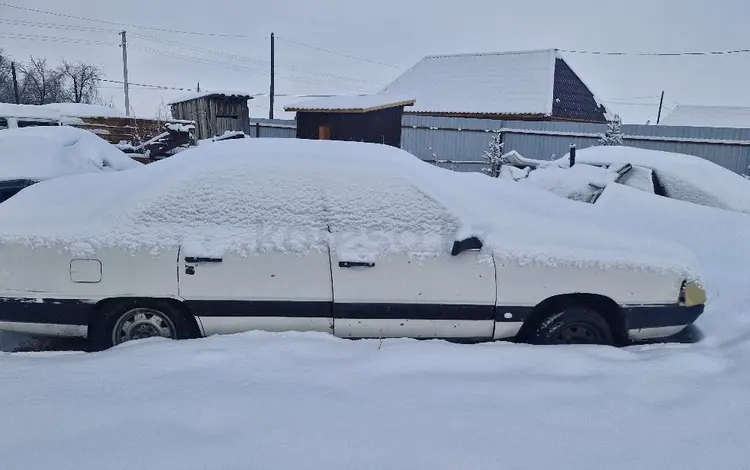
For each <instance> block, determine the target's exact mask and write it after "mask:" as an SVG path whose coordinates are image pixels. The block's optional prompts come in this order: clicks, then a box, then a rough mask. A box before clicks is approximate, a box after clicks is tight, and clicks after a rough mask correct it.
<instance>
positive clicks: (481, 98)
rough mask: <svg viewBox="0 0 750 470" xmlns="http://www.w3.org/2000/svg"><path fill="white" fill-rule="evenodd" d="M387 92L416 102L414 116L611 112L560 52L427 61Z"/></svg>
mask: <svg viewBox="0 0 750 470" xmlns="http://www.w3.org/2000/svg"><path fill="white" fill-rule="evenodd" d="M558 62H560V64H558ZM558 65H560V66H559V67H558ZM383 91H384V92H387V93H389V94H398V95H405V96H410V97H413V98H414V99H416V104H415V106H414V107H413V108H410V109H408V110H407V112H409V113H424V114H457V115H502V116H536V117H549V116H553V115H554V116H555V117H563V118H570V119H574V120H578V121H590V122H605V121H606V119H605V116H604V113H605V112H606V108H605V107H604V106H603V105H602V103H601V101H600V100H598V99H596V97H595V96H594V94H593V93H592V92H591V90H590V89H589V88H588V87H587V86H586V84H585V83H583V81H582V80H581V79H580V77H579V76H578V75H577V74H575V72H573V70H572V69H571V68H570V66H569V65H567V63H565V62H564V59H563V57H562V56H561V55H560V53H559V52H558V51H557V50H556V49H542V50H533V51H517V52H498V53H476V54H456V55H433V56H427V57H425V58H423V59H422V60H421V61H419V62H418V63H417V64H416V65H414V66H413V67H411V68H410V69H409V70H407V71H406V72H404V73H403V75H401V76H400V77H399V78H397V79H396V80H395V81H394V82H393V83H391V84H390V85H388V86H386V87H385V88H384V89H383Z"/></svg>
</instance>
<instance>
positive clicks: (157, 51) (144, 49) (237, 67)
mask: <svg viewBox="0 0 750 470" xmlns="http://www.w3.org/2000/svg"><path fill="white" fill-rule="evenodd" d="M130 48H131V49H136V50H139V51H142V52H149V53H152V54H157V55H162V56H165V57H172V58H176V59H181V60H186V61H189V62H195V63H199V64H204V65H211V66H215V67H223V68H228V69H232V70H238V71H241V72H247V73H251V74H254V75H263V76H269V75H270V73H268V72H259V71H257V70H253V69H250V68H247V67H245V66H242V65H236V64H228V63H226V62H219V61H215V60H211V59H206V58H203V57H195V56H189V55H184V54H178V53H175V52H169V51H163V50H160V49H151V48H147V47H141V46H130ZM277 77H279V78H281V79H284V80H289V81H293V82H300V83H308V84H312V85H335V86H339V87H343V88H349V89H352V90H362V88H361V87H357V86H352V85H344V84H335V83H331V82H330V81H329V82H325V81H316V80H306V79H302V78H295V77H287V76H278V75H277Z"/></svg>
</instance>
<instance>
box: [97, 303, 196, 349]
mask: <svg viewBox="0 0 750 470" xmlns="http://www.w3.org/2000/svg"><path fill="white" fill-rule="evenodd" d="M103 313H104V315H103V318H101V319H100V321H98V322H96V323H95V324H94V325H93V328H92V330H93V331H92V336H91V342H92V346H93V348H94V349H95V350H103V349H107V348H110V347H112V346H117V345H118V344H122V343H125V342H128V341H133V340H139V339H145V338H168V339H185V338H188V337H189V332H190V327H189V324H188V322H187V321H186V319H185V316H184V315H183V314H182V313H181V312H179V311H178V310H177V309H175V308H173V307H172V306H170V305H168V304H166V303H165V304H161V303H155V304H153V305H151V304H148V303H139V302H135V301H124V302H122V303H118V304H115V305H112V306H110V307H109V308H106V309H105V311H104V312H103Z"/></svg>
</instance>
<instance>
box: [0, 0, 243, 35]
mask: <svg viewBox="0 0 750 470" xmlns="http://www.w3.org/2000/svg"><path fill="white" fill-rule="evenodd" d="M0 6H2V7H6V8H15V9H16V10H23V11H28V12H32V13H40V14H44V15H51V16H58V17H61V18H69V19H73V20H81V21H91V22H94V23H102V24H109V25H115V26H126V27H128V28H138V29H148V30H152V31H161V32H164V33H177V34H191V35H196V36H215V37H224V38H248V37H250V36H248V35H245V34H223V33H208V32H202V31H184V30H178V29H168V28H158V27H154V26H142V25H136V24H131V23H122V22H119V21H107V20H99V19H95V18H86V17H85V16H76V15H68V14H66V13H57V12H53V11H46V10H39V9H37V8H29V7H22V6H20V5H11V4H9V3H4V2H0Z"/></svg>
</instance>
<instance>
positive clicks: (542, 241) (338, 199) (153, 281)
mask: <svg viewBox="0 0 750 470" xmlns="http://www.w3.org/2000/svg"><path fill="white" fill-rule="evenodd" d="M498 201H504V203H503V204H498V203H497V202H498ZM568 209H571V214H578V215H575V216H574V215H571V214H565V212H566V211H567V210H568ZM589 209H590V210H589ZM593 209H595V208H594V206H588V205H585V206H584V205H579V204H577V203H574V202H572V201H567V200H565V199H562V198H559V197H557V196H554V195H552V194H549V193H547V192H545V191H541V190H538V189H535V188H524V187H521V186H520V185H516V184H511V183H503V182H500V184H498V181H497V180H494V179H491V178H487V177H486V176H484V175H480V174H464V173H456V172H452V171H449V170H444V169H440V168H437V167H434V166H432V165H429V164H428V163H425V162H422V161H420V160H419V159H418V158H416V157H414V156H412V155H411V154H409V153H407V152H404V151H402V150H400V149H396V148H392V147H388V146H385V145H376V144H364V143H354V142H325V141H305V140H291V139H290V140H285V139H241V140H235V141H227V142H221V143H215V144H213V145H210V146H204V147H198V148H195V149H191V150H187V151H185V152H181V153H180V154H178V155H176V156H173V157H170V158H169V159H165V160H162V161H159V162H156V163H153V164H150V165H147V166H144V167H142V168H137V169H134V170H129V171H123V172H114V173H107V174H103V175H75V176H69V177H64V178H57V179H54V180H51V181H46V182H43V183H39V184H37V185H35V186H33V187H32V188H28V189H27V190H25V191H22V192H21V193H19V194H18V195H16V196H15V197H13V198H11V199H10V200H8V201H7V202H6V203H4V204H2V205H0V329H4V330H11V331H18V332H27V333H32V334H34V333H36V334H46V335H59V336H79V337H88V338H90V340H91V341H92V344H93V345H94V347H95V348H97V349H102V348H107V347H110V346H113V345H117V344H120V343H123V342H125V341H129V340H133V339H140V338H147V337H166V338H193V337H200V336H206V335H214V334H223V333H238V332H243V331H248V330H267V331H277V332H278V331H318V332H327V333H330V334H333V335H336V336H339V337H343V338H392V337H411V338H442V339H447V340H456V341H491V340H512V339H516V340H519V341H525V342H530V343H534V344H570V343H576V344H577V343H585V344H605V345H612V344H614V345H622V344H628V343H629V342H631V341H633V340H644V339H653V338H662V337H667V336H670V335H672V334H674V333H677V332H679V331H681V330H682V329H684V328H685V327H686V326H688V325H690V324H692V323H693V322H694V321H695V320H696V319H697V318H698V316H699V315H700V314H701V313H702V312H703V308H704V303H705V292H704V290H703V288H702V287H701V284H700V280H699V276H698V273H697V271H696V269H695V261H694V258H693V255H692V252H690V251H689V250H688V249H686V248H684V247H681V246H679V245H676V244H673V243H666V242H661V241H659V240H656V239H650V238H639V237H636V236H632V237H627V239H625V240H618V239H617V237H616V232H614V231H612V230H606V227H602V223H601V221H599V220H597V218H596V211H594V210H593Z"/></svg>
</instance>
